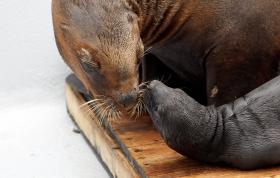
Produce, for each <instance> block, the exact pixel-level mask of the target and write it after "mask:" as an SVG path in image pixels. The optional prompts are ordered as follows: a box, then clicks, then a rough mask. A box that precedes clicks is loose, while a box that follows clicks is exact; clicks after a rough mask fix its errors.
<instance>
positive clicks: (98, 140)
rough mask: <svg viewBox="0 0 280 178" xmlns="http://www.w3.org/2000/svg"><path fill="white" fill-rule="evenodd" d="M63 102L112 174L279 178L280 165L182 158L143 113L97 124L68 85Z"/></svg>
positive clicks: (126, 176)
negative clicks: (255, 166)
mask: <svg viewBox="0 0 280 178" xmlns="http://www.w3.org/2000/svg"><path fill="white" fill-rule="evenodd" d="M66 102H67V106H68V110H69V113H70V114H71V115H72V117H73V119H74V121H75V122H76V123H77V125H78V126H79V127H80V129H81V130H82V132H83V134H84V135H85V137H86V138H87V139H88V141H89V143H90V144H91V146H92V147H93V148H94V149H95V151H96V152H97V154H98V156H99V157H100V158H101V160H102V161H103V162H104V164H105V165H106V167H107V168H108V169H109V170H110V172H111V174H112V176H113V177H119V178H129V177H157V178H169V177H190V178H199V177H209V178H212V177H213V178H222V177H230V178H243V177H248V178H263V177H265V178H280V167H273V168H267V169H260V170H255V171H240V170H237V169H230V168H225V167H218V166H211V165H206V164H203V163H200V162H197V161H195V160H191V159H189V158H186V157H183V156H181V155H180V154H178V153H176V152H175V151H173V150H171V149H170V148H169V147H167V145H166V144H165V143H164V142H163V140H162V139H161V137H160V135H159V134H158V132H157V131H156V130H155V129H154V128H153V125H152V122H151V120H150V119H149V117H147V116H145V117H142V118H139V119H137V120H131V119H127V118H122V119H121V120H119V121H117V122H113V123H110V124H108V125H107V126H106V127H105V128H104V127H101V125H100V123H99V121H98V119H97V118H96V116H95V115H94V113H92V112H89V113H87V111H86V109H81V108H80V106H81V105H82V104H83V103H85V100H84V98H83V97H82V95H80V94H79V93H78V92H76V91H75V90H73V88H71V86H70V85H68V84H66ZM87 109H88V108H87Z"/></svg>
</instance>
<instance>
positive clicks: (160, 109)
mask: <svg viewBox="0 0 280 178" xmlns="http://www.w3.org/2000/svg"><path fill="white" fill-rule="evenodd" d="M144 102H145V105H146V107H147V110H148V112H149V114H150V116H151V118H152V120H153V123H154V125H155V127H156V129H157V130H158V131H159V132H160V134H161V136H162V137H163V139H164V140H165V142H166V143H167V144H168V145H169V146H170V147H171V148H172V149H174V150H175V151H177V152H179V153H181V154H183V155H186V156H188V157H191V158H194V159H198V160H200V161H204V162H208V163H226V164H228V165H231V166H234V167H237V168H241V169H255V168H259V167H263V166H270V165H275V164H278V163H280V105H279V104H280V77H277V78H274V79H272V80H271V81H269V82H267V83H265V84H264V85H262V86H260V87H258V88H257V89H255V90H253V91H252V92H250V93H248V94H247V95H245V96H243V97H241V98H238V99H236V100H235V101H234V102H231V103H228V104H225V105H222V106H219V107H215V106H203V105H201V104H199V103H198V102H196V101H195V100H194V99H192V98H191V97H190V96H188V95H187V94H186V93H185V92H183V91H182V90H180V89H172V88H169V87H167V86H166V85H164V84H163V83H161V82H159V81H156V80H155V81H152V82H151V83H150V85H149V86H148V87H147V89H146V92H145V95H144Z"/></svg>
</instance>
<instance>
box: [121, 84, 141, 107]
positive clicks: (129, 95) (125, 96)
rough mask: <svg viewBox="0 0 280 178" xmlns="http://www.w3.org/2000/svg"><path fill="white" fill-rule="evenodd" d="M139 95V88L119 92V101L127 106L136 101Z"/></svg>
mask: <svg viewBox="0 0 280 178" xmlns="http://www.w3.org/2000/svg"><path fill="white" fill-rule="evenodd" d="M137 95H138V92H137V89H133V90H131V91H129V92H126V93H123V92H118V97H117V102H118V103H119V104H121V105H122V106H123V107H125V108H127V107H129V106H131V105H133V104H134V103H135V102H136V100H137Z"/></svg>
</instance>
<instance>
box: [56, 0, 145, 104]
mask: <svg viewBox="0 0 280 178" xmlns="http://www.w3.org/2000/svg"><path fill="white" fill-rule="evenodd" d="M53 21H54V30H55V36H56V41H57V46H58V48H59V51H60V53H61V55H62V57H63V59H64V60H65V62H66V63H67V64H68V65H69V67H70V68H71V69H72V70H73V71H74V73H75V74H76V76H77V77H78V78H79V79H80V80H81V81H82V83H83V84H84V86H85V87H86V89H87V90H88V91H89V93H90V94H92V95H93V96H95V97H98V96H101V97H99V98H100V99H101V98H103V99H104V98H105V100H110V101H111V102H113V104H114V105H115V106H116V107H119V108H128V107H130V106H131V105H134V104H135V103H136V100H137V93H138V92H137V87H138V84H139V83H138V71H137V70H138V69H137V67H138V64H139V58H140V56H142V55H143V43H142V41H141V38H140V32H139V28H138V17H137V15H136V14H134V13H132V11H131V10H130V7H129V6H128V5H127V4H125V3H124V2H122V1H121V0H115V1H106V0H94V1H84V0H54V1H53Z"/></svg>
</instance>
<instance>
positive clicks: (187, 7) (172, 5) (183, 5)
mask: <svg viewBox="0 0 280 178" xmlns="http://www.w3.org/2000/svg"><path fill="white" fill-rule="evenodd" d="M126 1H127V3H128V4H129V5H130V7H131V10H132V11H133V12H134V13H135V14H137V15H138V18H139V19H138V20H139V29H140V31H141V38H142V41H143V43H144V46H145V47H150V46H153V45H155V44H161V43H164V42H166V41H168V40H170V39H171V38H172V37H173V36H174V35H175V34H176V33H177V32H178V31H179V30H180V29H181V27H182V26H183V25H184V24H185V23H186V22H187V20H188V18H190V16H191V13H192V11H193V9H194V8H195V7H196V6H197V1H196V2H193V0H177V1H164V0H126Z"/></svg>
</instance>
